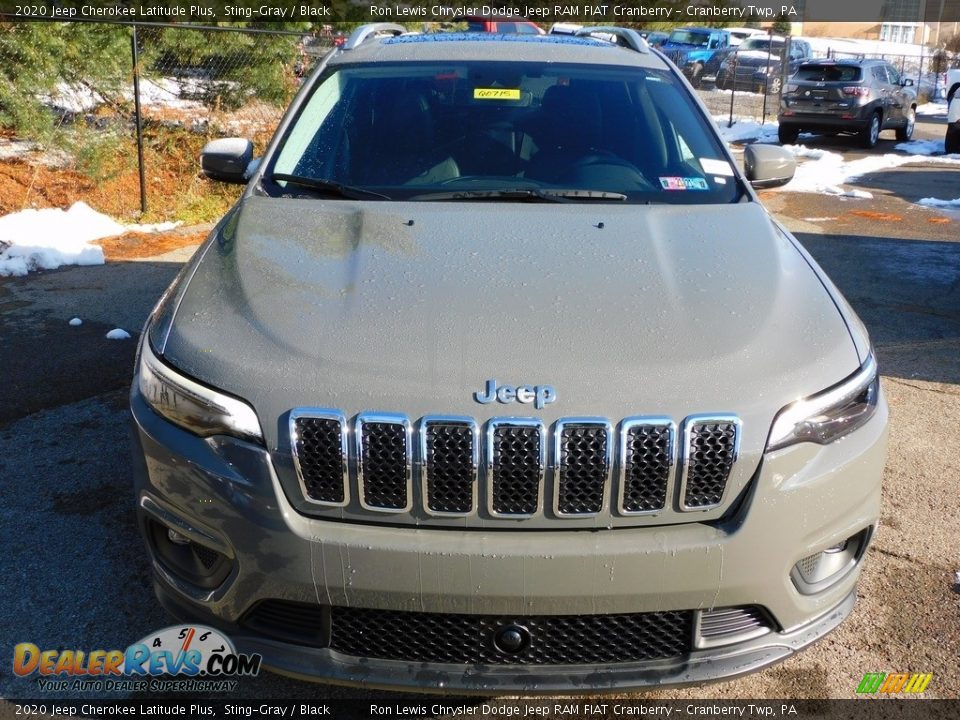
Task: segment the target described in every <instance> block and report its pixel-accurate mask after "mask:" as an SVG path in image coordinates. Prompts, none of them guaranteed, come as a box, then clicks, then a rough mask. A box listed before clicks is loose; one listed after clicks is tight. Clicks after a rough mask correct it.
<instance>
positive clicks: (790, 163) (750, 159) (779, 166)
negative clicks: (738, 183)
mask: <svg viewBox="0 0 960 720" xmlns="http://www.w3.org/2000/svg"><path fill="white" fill-rule="evenodd" d="M743 169H744V172H745V174H746V176H747V180H749V181H750V184H751V185H753V187H755V188H772V187H780V186H781V185H786V184H787V183H788V182H790V180H792V179H793V174H794V173H795V172H796V171H797V161H796V158H794V156H793V153H792V152H790V151H789V150H787V149H786V148H782V147H780V146H779V145H747V147H746V148H745V149H744V151H743Z"/></svg>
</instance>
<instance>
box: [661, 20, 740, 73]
mask: <svg viewBox="0 0 960 720" xmlns="http://www.w3.org/2000/svg"><path fill="white" fill-rule="evenodd" d="M732 44H733V43H732V42H731V36H730V32H729V31H727V30H724V29H722V28H705V27H684V28H677V29H676V30H674V31H673V32H671V33H670V37H669V38H667V41H666V42H665V43H664V44H663V45H661V46H660V49H661V50H662V51H663V52H664V54H665V55H666V56H667V57H668V58H670V59H671V60H672V61H673V64H674V65H676V66H677V67H678V68H680V70H682V71H683V74H684V75H686V76H687V79H689V80H690V83H691V84H692V85H693V86H694V87H700V83H701V81H702V80H703V68H704V66H705V65H706V64H707V63H709V62H710V61H711V60H712V59H713V56H714V55H715V54H717V53H725V52H726V51H727V48H729V47H730V46H731V45H732Z"/></svg>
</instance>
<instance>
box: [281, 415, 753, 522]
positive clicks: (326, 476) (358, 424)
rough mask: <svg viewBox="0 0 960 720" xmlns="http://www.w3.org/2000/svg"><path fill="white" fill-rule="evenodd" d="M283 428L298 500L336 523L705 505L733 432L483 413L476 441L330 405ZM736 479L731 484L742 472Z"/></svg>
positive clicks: (449, 423) (438, 420)
mask: <svg viewBox="0 0 960 720" xmlns="http://www.w3.org/2000/svg"><path fill="white" fill-rule="evenodd" d="M289 427H290V439H291V445H292V451H293V452H292V456H293V464H294V469H295V471H296V476H297V480H298V481H299V484H300V490H301V492H302V494H303V497H304V498H305V499H306V500H307V501H308V502H310V503H312V504H314V505H318V506H327V507H331V508H342V510H341V511H340V512H339V514H338V515H336V516H333V515H332V514H331V516H333V517H337V518H339V519H344V520H349V519H353V518H356V519H357V520H361V519H362V518H361V517H359V516H358V513H359V514H362V511H372V512H378V513H392V514H394V515H397V514H399V513H412V514H411V515H410V517H409V518H406V517H405V518H403V520H402V521H403V522H407V521H410V522H421V521H424V522H425V521H429V520H430V519H431V516H433V517H437V518H439V517H459V518H473V519H475V520H477V521H478V523H482V521H483V519H484V518H486V519H490V518H504V519H523V518H532V517H535V516H536V517H541V516H542V517H543V518H548V517H553V518H566V519H569V520H570V521H571V522H572V521H575V520H577V519H581V520H583V519H587V520H589V519H590V518H591V517H596V516H598V515H605V516H607V517H608V518H610V520H612V521H614V522H615V521H616V519H617V517H618V516H619V518H622V519H624V520H625V519H627V518H628V517H630V516H636V515H660V514H668V515H669V514H671V513H672V514H674V515H675V514H676V513H686V512H701V511H705V510H711V509H714V508H717V507H720V505H721V504H722V503H723V502H724V500H725V499H726V495H727V486H728V484H729V480H730V477H731V473H732V471H733V468H734V466H735V463H736V461H737V456H738V453H739V444H740V437H741V428H740V421H739V420H738V419H737V418H736V417H733V416H729V415H710V416H706V415H696V416H690V417H688V418H687V419H686V420H684V422H683V425H682V432H681V438H682V439H680V440H679V441H678V440H677V429H676V425H675V424H674V423H673V421H672V420H671V419H670V418H665V417H629V418H626V419H624V420H623V421H622V422H621V423H620V424H619V426H618V427H617V428H616V432H615V431H614V427H613V425H612V424H611V423H610V422H608V421H607V420H606V419H603V418H562V419H560V420H558V421H557V422H556V424H555V425H553V426H552V427H550V428H547V427H546V426H545V425H544V424H543V423H542V422H541V421H540V420H539V419H537V418H493V419H491V420H489V421H488V422H487V423H486V425H485V426H484V428H483V432H484V435H483V441H482V442H481V437H480V428H479V426H478V424H477V423H476V422H475V421H474V420H473V419H472V418H470V417H459V416H436V415H430V416H426V417H423V418H421V419H420V421H419V423H418V425H417V438H416V440H417V441H416V442H413V438H412V434H411V423H410V420H409V419H408V418H407V417H405V416H403V415H388V414H382V413H361V414H359V415H357V416H356V419H355V420H354V421H353V423H352V427H351V424H350V423H348V421H347V420H346V418H345V417H344V415H343V414H342V413H340V412H339V411H337V410H325V409H311V408H303V409H297V410H294V411H292V412H291V414H290V423H289ZM351 437H352V441H351V442H348V438H351ZM678 455H679V458H678V457H677V456H678ZM675 465H677V466H678V472H676V473H675V472H674V466H675ZM737 478H738V480H737V485H736V486H737V488H738V489H739V488H740V487H742V483H743V480H744V479H743V476H742V473H740V474H738V475H737ZM351 479H352V480H353V481H354V483H353V484H352V483H351ZM675 479H676V481H675ZM414 480H416V483H417V484H416V486H414V485H413V481H414ZM546 498H549V502H546V503H545V499H546ZM317 512H320V511H319V510H318V511H317ZM610 520H608V521H606V522H607V523H608V524H609V522H610ZM676 521H677V520H674V522H676ZM615 524H616V523H615Z"/></svg>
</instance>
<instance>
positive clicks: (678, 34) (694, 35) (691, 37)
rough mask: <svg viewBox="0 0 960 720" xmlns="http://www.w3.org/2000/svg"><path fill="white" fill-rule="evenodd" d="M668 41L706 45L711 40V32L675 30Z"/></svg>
mask: <svg viewBox="0 0 960 720" xmlns="http://www.w3.org/2000/svg"><path fill="white" fill-rule="evenodd" d="M668 42H672V43H679V44H683V45H699V46H700V47H706V46H707V44H708V43H709V42H710V33H701V32H694V31H692V30H674V31H673V32H672V33H670V40H669V41H668Z"/></svg>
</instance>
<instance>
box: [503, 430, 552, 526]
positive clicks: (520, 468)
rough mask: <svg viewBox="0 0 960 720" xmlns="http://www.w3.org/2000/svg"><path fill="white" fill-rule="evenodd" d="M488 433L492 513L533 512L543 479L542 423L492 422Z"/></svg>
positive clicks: (524, 513)
mask: <svg viewBox="0 0 960 720" xmlns="http://www.w3.org/2000/svg"><path fill="white" fill-rule="evenodd" d="M492 436H493V442H492V446H493V447H492V449H491V453H490V455H491V457H490V461H491V462H492V465H493V472H492V478H493V483H492V488H491V490H492V495H493V501H492V509H493V512H495V513H497V514H498V515H533V514H534V513H535V512H537V510H538V508H539V507H540V486H541V483H542V481H543V462H544V446H543V426H542V425H540V424H530V425H517V424H507V423H495V424H494V425H493V428H492Z"/></svg>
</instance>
